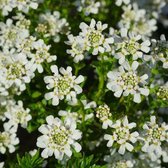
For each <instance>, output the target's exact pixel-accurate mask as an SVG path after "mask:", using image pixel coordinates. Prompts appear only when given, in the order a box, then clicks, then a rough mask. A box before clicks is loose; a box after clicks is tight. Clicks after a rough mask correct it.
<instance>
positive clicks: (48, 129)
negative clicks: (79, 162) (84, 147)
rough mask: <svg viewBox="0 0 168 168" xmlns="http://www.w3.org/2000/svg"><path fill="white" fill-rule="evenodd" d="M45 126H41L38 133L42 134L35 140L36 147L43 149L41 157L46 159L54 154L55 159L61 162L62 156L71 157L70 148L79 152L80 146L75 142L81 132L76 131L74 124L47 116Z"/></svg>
mask: <svg viewBox="0 0 168 168" xmlns="http://www.w3.org/2000/svg"><path fill="white" fill-rule="evenodd" d="M46 121H47V124H43V125H42V126H41V127H40V128H39V131H40V132H41V133H42V134H43V135H42V136H40V137H39V138H38V139H37V146H38V147H40V148H44V150H43V152H42V154H41V155H42V157H44V158H48V157H49V156H52V155H53V154H54V156H55V158H56V159H58V160H62V159H63V157H64V155H66V156H67V157H69V158H70V157H71V155H72V149H71V148H72V146H73V147H74V149H75V150H76V152H80V150H81V145H80V144H79V143H78V142H76V141H77V140H79V139H80V138H81V132H80V131H79V130H77V129H76V123H75V122H67V120H65V121H64V122H62V121H61V120H60V119H59V118H57V117H56V118H54V117H53V116H48V117H47V118H46Z"/></svg>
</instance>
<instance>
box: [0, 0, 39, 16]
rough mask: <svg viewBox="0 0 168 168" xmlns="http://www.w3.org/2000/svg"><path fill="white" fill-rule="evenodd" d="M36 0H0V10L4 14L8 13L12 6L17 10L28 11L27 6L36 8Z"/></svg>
mask: <svg viewBox="0 0 168 168" xmlns="http://www.w3.org/2000/svg"><path fill="white" fill-rule="evenodd" d="M37 7H38V0H2V1H1V4H0V10H2V14H3V15H4V16H6V15H8V14H9V12H11V11H12V10H13V9H14V8H17V9H18V10H19V11H22V12H25V13H28V11H29V8H32V9H37Z"/></svg>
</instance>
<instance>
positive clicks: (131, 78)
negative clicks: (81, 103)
mask: <svg viewBox="0 0 168 168" xmlns="http://www.w3.org/2000/svg"><path fill="white" fill-rule="evenodd" d="M138 65H139V63H138V62H137V61H134V62H133V63H132V65H131V67H130V65H129V64H126V63H125V64H123V66H120V67H119V68H118V70H114V71H110V72H108V74H107V77H108V78H109V80H108V83H107V88H108V89H109V90H112V91H113V92H115V93H114V96H115V97H121V95H122V94H123V96H128V95H129V94H131V95H133V96H134V99H133V101H134V102H136V103H140V102H141V96H140V95H141V94H142V95H144V96H148V95H149V89H147V88H146V87H145V84H146V79H148V75H147V74H144V75H143V76H138V74H137V71H136V69H137V68H138Z"/></svg>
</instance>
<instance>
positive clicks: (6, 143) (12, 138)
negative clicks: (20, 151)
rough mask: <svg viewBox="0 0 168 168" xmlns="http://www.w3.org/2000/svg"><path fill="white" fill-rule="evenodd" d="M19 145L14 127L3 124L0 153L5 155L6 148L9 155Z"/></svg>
mask: <svg viewBox="0 0 168 168" xmlns="http://www.w3.org/2000/svg"><path fill="white" fill-rule="evenodd" d="M18 143H19V139H18V138H17V137H16V127H14V126H13V127H11V126H9V125H8V124H7V123H5V124H4V131H3V132H0V153H2V154H4V153H6V150H7V148H8V149H9V153H13V152H14V151H15V145H17V144H18Z"/></svg>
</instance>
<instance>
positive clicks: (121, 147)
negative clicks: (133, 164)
mask: <svg viewBox="0 0 168 168" xmlns="http://www.w3.org/2000/svg"><path fill="white" fill-rule="evenodd" d="M118 153H120V154H121V155H123V154H124V153H125V145H121V146H120V148H119V150H118Z"/></svg>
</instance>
